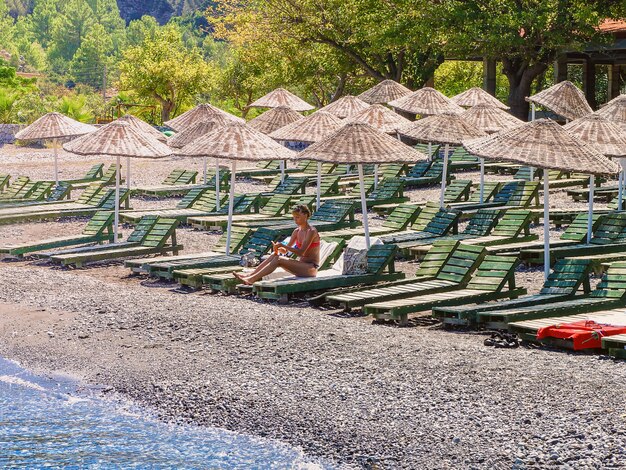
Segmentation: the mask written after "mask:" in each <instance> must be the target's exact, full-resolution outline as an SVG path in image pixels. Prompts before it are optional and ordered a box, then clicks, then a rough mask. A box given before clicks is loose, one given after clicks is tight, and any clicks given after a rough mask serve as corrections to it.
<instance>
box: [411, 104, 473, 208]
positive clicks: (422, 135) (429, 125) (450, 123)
mask: <svg viewBox="0 0 626 470" xmlns="http://www.w3.org/2000/svg"><path fill="white" fill-rule="evenodd" d="M399 133H400V134H401V135H404V136H406V137H409V138H411V139H413V140H417V141H418V142H437V143H439V144H444V145H445V151H444V156H443V175H442V177H441V194H440V196H439V205H440V206H441V207H443V196H444V192H445V190H446V180H447V178H448V175H447V171H448V157H449V153H450V145H461V141H463V140H467V139H475V138H478V137H482V136H484V135H485V133H484V132H482V131H481V130H479V129H477V128H476V127H474V126H472V125H471V124H469V123H467V122H466V121H465V120H464V119H463V118H462V117H461V115H459V114H456V113H450V112H445V113H442V114H437V115H435V116H429V117H427V118H424V119H420V120H419V121H415V122H412V123H410V124H409V125H408V126H406V127H404V128H403V129H400V131H399Z"/></svg>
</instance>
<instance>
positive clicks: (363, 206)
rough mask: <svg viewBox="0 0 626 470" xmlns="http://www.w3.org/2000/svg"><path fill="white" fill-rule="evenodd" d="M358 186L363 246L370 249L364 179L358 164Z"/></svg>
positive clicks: (360, 164)
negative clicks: (359, 190)
mask: <svg viewBox="0 0 626 470" xmlns="http://www.w3.org/2000/svg"><path fill="white" fill-rule="evenodd" d="M358 168H359V185H360V186H361V212H362V213H363V230H364V231H365V246H366V248H367V249H368V250H369V249H370V227H369V223H368V220H367V200H366V199H365V178H364V177H363V164H362V163H359V165H358Z"/></svg>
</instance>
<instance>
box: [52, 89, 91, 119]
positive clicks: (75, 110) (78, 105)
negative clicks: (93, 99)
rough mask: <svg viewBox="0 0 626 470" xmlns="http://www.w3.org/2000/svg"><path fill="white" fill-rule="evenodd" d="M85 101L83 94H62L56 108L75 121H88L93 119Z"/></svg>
mask: <svg viewBox="0 0 626 470" xmlns="http://www.w3.org/2000/svg"><path fill="white" fill-rule="evenodd" d="M86 103H87V98H86V97H85V96H81V95H74V96H69V95H68V96H63V97H62V98H61V100H60V101H59V103H58V104H57V108H56V110H57V111H58V112H60V113H62V114H65V115H66V116H69V117H71V118H72V119H76V120H77V121H80V122H89V121H91V120H93V115H92V114H91V113H90V112H89V110H88V108H87V106H86Z"/></svg>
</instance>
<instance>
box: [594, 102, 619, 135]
mask: <svg viewBox="0 0 626 470" xmlns="http://www.w3.org/2000/svg"><path fill="white" fill-rule="evenodd" d="M596 114H598V115H599V116H602V117H604V118H607V119H608V120H609V121H612V122H614V123H615V124H617V125H618V126H619V127H621V129H622V132H626V95H619V96H618V97H617V98H613V99H612V100H611V101H609V102H608V103H607V104H605V105H604V106H603V107H602V108H600V109H599V110H597V111H596Z"/></svg>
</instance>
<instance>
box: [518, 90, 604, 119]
mask: <svg viewBox="0 0 626 470" xmlns="http://www.w3.org/2000/svg"><path fill="white" fill-rule="evenodd" d="M526 101H528V102H529V103H531V104H532V105H533V119H534V105H535V104H538V105H541V106H544V107H546V108H548V109H551V110H552V111H554V112H555V113H557V114H559V115H561V116H563V117H565V118H566V119H570V120H571V119H578V118H579V117H583V116H585V115H587V114H591V113H592V112H593V110H592V109H591V106H589V103H587V100H586V99H585V95H584V94H583V92H582V91H581V90H580V89H579V88H578V87H577V86H576V85H574V84H573V83H572V82H570V81H564V82H559V83H557V84H556V85H553V86H551V87H550V88H548V89H546V90H543V91H540V92H539V93H537V94H535V95H532V96H528V97H526Z"/></svg>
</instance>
